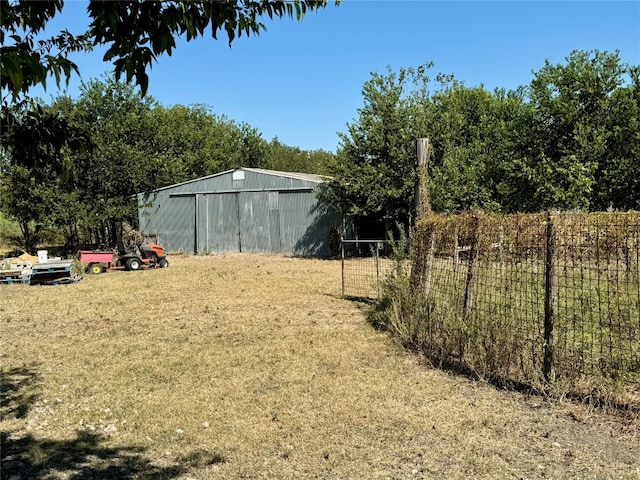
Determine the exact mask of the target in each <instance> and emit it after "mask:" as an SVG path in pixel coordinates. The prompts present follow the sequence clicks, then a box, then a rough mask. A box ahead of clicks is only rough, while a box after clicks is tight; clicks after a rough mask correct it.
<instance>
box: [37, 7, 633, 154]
mask: <svg viewBox="0 0 640 480" xmlns="http://www.w3.org/2000/svg"><path fill="white" fill-rule="evenodd" d="M85 8H86V3H85V2H82V1H69V0H67V2H66V3H65V7H64V9H63V12H62V14H59V16H58V17H56V20H55V23H53V24H52V26H53V27H54V28H55V29H58V30H59V29H60V28H66V29H69V30H70V31H72V32H75V33H80V32H82V31H84V30H85V29H86V25H87V24H88V19H87V16H86V14H85ZM264 23H265V24H266V27H267V31H266V32H263V33H262V34H260V36H259V37H250V38H246V37H242V38H240V39H236V41H234V43H233V44H232V46H231V48H229V46H228V43H227V42H226V37H224V36H222V37H220V38H221V40H217V41H216V40H213V39H212V38H210V37H206V38H204V39H198V40H197V41H195V42H189V43H186V42H178V45H177V48H176V49H175V50H174V53H173V55H172V56H171V57H168V56H163V57H160V59H159V62H158V63H156V64H155V65H154V66H153V68H152V70H151V71H150V72H149V74H150V82H149V90H148V93H149V94H150V95H151V96H152V97H153V98H155V99H156V100H158V101H159V102H160V103H161V104H163V105H165V106H171V105H174V104H182V105H191V104H195V103H199V104H205V105H208V106H210V107H211V108H212V110H213V112H214V113H216V114H217V115H225V116H226V117H228V118H229V119H232V120H235V121H236V122H246V123H247V124H249V125H251V126H252V127H255V128H256V129H257V130H258V131H259V132H261V134H262V136H263V138H265V139H266V140H271V139H272V138H273V137H276V136H277V137H278V138H279V140H280V141H281V142H283V143H285V144H287V145H291V146H296V147H300V148H302V149H307V150H315V149H324V150H328V151H335V150H336V148H337V146H338V144H339V138H338V135H337V132H346V125H347V123H352V122H353V121H354V120H355V119H357V116H358V112H357V110H358V109H359V108H360V107H362V105H363V98H362V94H361V91H362V86H363V84H364V83H365V82H366V81H367V80H368V79H370V78H371V73H372V72H376V73H385V72H386V69H387V66H389V67H390V68H391V69H392V70H393V71H398V70H399V69H400V68H403V67H405V68H406V67H417V66H419V65H422V64H425V63H426V62H429V61H433V62H434V63H435V67H434V69H433V70H432V72H433V73H434V74H435V73H437V72H442V73H451V74H454V75H455V77H456V78H457V79H458V80H460V81H463V82H464V83H465V85H467V86H477V85H480V84H483V85H484V86H485V88H487V89H489V90H493V89H494V88H497V87H503V88H507V89H512V88H516V87H518V86H520V85H527V84H528V83H529V82H530V81H531V80H532V78H533V73H532V72H534V71H538V70H539V69H540V68H542V67H543V66H544V62H545V59H548V60H549V61H550V62H551V63H554V64H556V63H564V62H565V58H566V57H567V56H568V55H569V53H570V52H571V51H572V50H576V49H578V50H594V49H598V50H601V51H609V52H613V51H615V50H619V51H620V56H621V58H622V61H623V62H626V63H630V64H633V65H640V1H637V0H636V1H623V2H616V1H603V2H600V1H567V2H556V1H535V2H525V1H493V2H485V1H466V2H463V1H451V2H436V1H424V0H423V1H417V0H414V1H401V0H396V1H391V0H388V1H385V0H378V1H370V0H343V1H342V3H341V4H340V6H338V7H336V6H335V5H334V3H333V2H331V3H330V4H329V5H328V6H327V7H326V8H325V9H324V10H320V11H318V12H311V13H307V16H305V18H304V19H303V20H302V21H301V22H297V21H295V20H291V19H288V18H286V19H276V20H273V21H270V20H269V19H266V20H265V22H264ZM72 59H73V60H74V61H75V62H76V63H77V64H78V66H79V68H80V73H81V75H82V78H81V79H79V78H77V77H75V78H73V79H72V80H71V82H70V85H69V87H68V89H67V90H66V93H67V94H69V95H71V96H72V97H77V95H78V93H79V85H80V81H81V80H84V81H88V80H89V79H91V78H98V77H100V76H101V75H102V74H104V73H107V72H109V71H110V70H111V66H110V65H109V64H108V63H104V62H102V53H101V52H100V51H94V52H92V53H89V54H81V55H80V54H78V55H76V56H74V57H72ZM32 93H33V94H34V95H39V96H41V97H43V98H44V99H45V100H46V101H49V100H50V98H51V97H52V96H56V95H57V94H58V93H62V90H61V91H60V92H58V91H56V90H55V88H54V87H52V86H50V87H49V89H48V90H47V92H46V93H42V92H41V91H33V92H32Z"/></svg>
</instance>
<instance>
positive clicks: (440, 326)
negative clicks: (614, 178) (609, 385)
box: [411, 212, 640, 385]
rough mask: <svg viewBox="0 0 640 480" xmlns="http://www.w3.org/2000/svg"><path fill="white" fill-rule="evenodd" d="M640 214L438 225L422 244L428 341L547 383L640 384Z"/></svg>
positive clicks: (418, 266)
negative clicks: (595, 380)
mask: <svg viewBox="0 0 640 480" xmlns="http://www.w3.org/2000/svg"><path fill="white" fill-rule="evenodd" d="M639 227H640V214H638V213H621V214H617V213H602V214H600V213H598V214H577V213H558V212H553V213H547V214H540V215H509V216H494V215H488V214H484V213H481V212H473V213H468V214H465V215H458V216H451V217H437V216H433V217H431V218H430V219H428V220H427V221H425V222H424V223H423V224H421V225H420V227H419V229H418V231H417V233H416V237H415V239H414V242H415V244H414V261H413V266H412V272H411V282H412V285H413V287H414V289H417V290H416V291H418V292H421V293H422V296H423V298H424V300H425V306H424V315H423V318H422V320H421V325H420V328H419V329H418V330H416V336H418V337H420V338H419V339H418V340H419V341H420V343H421V344H423V345H424V346H425V347H426V348H427V349H430V350H432V351H434V352H439V353H438V354H439V355H440V356H442V357H446V358H449V359H454V358H455V359H457V360H458V361H461V362H463V363H464V364H465V365H466V366H468V367H470V368H472V369H474V370H475V371H478V372H481V373H484V374H488V375H493V376H500V377H504V378H507V379H510V380H515V381H523V382H527V383H532V382H533V383H535V382H537V381H540V380H542V379H543V380H546V381H552V380H554V379H556V378H562V379H564V380H570V381H574V382H577V381H580V382H583V383H585V384H586V383H589V380H590V379H593V378H599V379H608V380H613V381H619V382H621V383H623V384H626V385H633V384H636V385H637V384H638V382H640V283H639V281H638V268H639V265H640V257H639V250H640V243H639V237H640V235H639V230H640V229H639Z"/></svg>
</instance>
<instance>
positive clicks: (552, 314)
mask: <svg viewBox="0 0 640 480" xmlns="http://www.w3.org/2000/svg"><path fill="white" fill-rule="evenodd" d="M556 216H557V212H552V211H549V212H547V222H546V229H545V230H546V231H545V237H546V246H545V268H544V272H545V274H544V360H543V365H542V369H543V370H542V371H543V375H544V379H545V381H546V382H553V381H554V380H555V368H554V354H553V342H554V339H553V327H554V322H555V319H556V315H557V308H558V272H557V233H558V232H557V226H556V225H554V220H555V218H556Z"/></svg>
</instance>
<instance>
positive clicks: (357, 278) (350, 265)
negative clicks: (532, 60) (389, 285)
mask: <svg viewBox="0 0 640 480" xmlns="http://www.w3.org/2000/svg"><path fill="white" fill-rule="evenodd" d="M388 249H389V244H388V242H386V241H384V240H345V239H343V240H342V243H341V251H342V295H343V296H345V297H352V298H363V299H378V298H379V297H380V292H381V288H382V282H383V280H384V278H385V276H386V275H387V273H388V272H389V271H390V269H391V267H392V261H391V260H390V258H389V257H388V253H389V252H388Z"/></svg>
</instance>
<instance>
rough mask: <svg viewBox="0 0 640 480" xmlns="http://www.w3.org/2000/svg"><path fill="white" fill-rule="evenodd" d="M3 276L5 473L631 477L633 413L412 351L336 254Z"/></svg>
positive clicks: (0, 356)
mask: <svg viewBox="0 0 640 480" xmlns="http://www.w3.org/2000/svg"><path fill="white" fill-rule="evenodd" d="M170 261H171V266H170V267H169V268H168V269H163V270H152V271H141V272H110V273H107V274H103V275H96V276H85V278H84V279H83V280H82V281H81V282H80V283H78V284H76V285H66V286H58V287H29V286H23V285H7V286H0V341H1V344H0V362H1V365H2V390H3V392H2V394H3V397H2V403H1V412H0V413H1V420H0V430H1V432H2V433H1V435H2V466H1V475H0V477H1V478H2V479H3V480H9V479H13V480H17V479H29V478H37V479H63V478H66V479H74V480H78V479H145V480H151V479H153V480H160V479H173V478H176V479H185V480H186V479H240V478H247V479H253V478H255V479H258V478H267V479H294V478H295V479H298V478H304V479H421V478H448V479H470V478H487V479H489V478H496V479H504V478H512V479H525V478H526V479H530V480H531V479H542V478H545V479H548V478H554V479H563V478H566V479H574V478H580V479H609V478H611V479H635V480H638V479H640V420H638V419H635V420H634V419H630V418H628V416H627V417H623V416H622V415H620V414H607V413H605V412H602V411H599V410H594V409H590V408H588V407H585V406H580V405H573V404H570V403H568V402H553V403H550V402H547V401H545V400H544V399H542V398H540V397H536V396H528V395H524V394H521V393H514V392H506V391H499V390H496V389H495V388H493V387H492V386H490V385H487V384H484V383H480V382H474V381H472V380H469V379H466V378H464V377H459V376H455V375H453V374H448V373H446V372H443V371H440V370H437V369H435V368H433V367H431V366H429V365H426V364H425V363H424V362H423V361H421V359H420V358H419V357H417V356H415V355H413V354H410V353H407V352H405V351H403V350H402V349H401V348H400V347H399V346H398V345H397V344H396V343H395V342H394V341H393V340H392V339H391V338H390V337H389V336H388V335H387V334H385V333H381V332H377V331H375V330H374V329H373V328H372V327H371V326H370V325H369V323H368V322H367V313H368V307H367V306H366V305H363V304H359V303H355V302H350V301H347V300H344V299H342V298H341V296H340V291H341V283H340V263H339V262H336V261H321V260H303V259H292V258H283V257H278V256H263V255H255V256H248V255H230V256H208V257H172V258H170Z"/></svg>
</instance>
